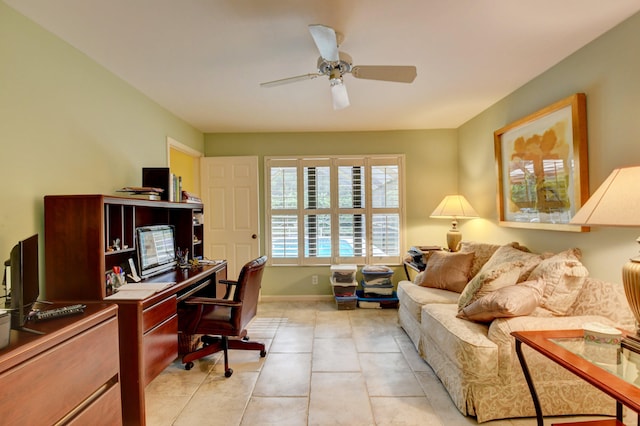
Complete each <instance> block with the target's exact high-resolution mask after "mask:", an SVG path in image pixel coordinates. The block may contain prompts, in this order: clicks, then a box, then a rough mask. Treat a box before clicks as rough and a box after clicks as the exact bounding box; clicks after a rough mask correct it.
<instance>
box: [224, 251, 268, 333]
mask: <svg viewBox="0 0 640 426" xmlns="http://www.w3.org/2000/svg"><path fill="white" fill-rule="evenodd" d="M266 263H267V256H261V257H259V258H257V259H254V260H252V261H250V262H248V263H247V264H245V265H244V266H243V267H242V269H241V270H240V275H239V276H238V281H237V282H238V286H237V288H236V292H235V295H234V300H235V301H239V302H242V309H240V310H239V312H236V313H237V314H238V316H237V317H236V318H232V319H231V321H232V322H233V323H235V324H236V325H237V328H238V329H240V330H242V329H244V328H245V327H246V325H247V324H248V323H249V321H251V320H252V319H253V317H255V316H256V313H257V312H258V298H259V297H260V287H261V284H262V273H263V272H264V266H265V265H266Z"/></svg>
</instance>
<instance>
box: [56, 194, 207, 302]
mask: <svg viewBox="0 0 640 426" xmlns="http://www.w3.org/2000/svg"><path fill="white" fill-rule="evenodd" d="M203 214H204V209H203V206H202V204H195V203H170V202H166V201H151V200H140V199H136V198H126V197H111V196H106V195H48V196H45V197H44V221H45V226H44V235H45V240H44V242H45V267H46V270H45V277H46V297H47V298H48V299H50V300H103V299H104V298H105V297H106V296H107V295H108V294H107V289H106V286H105V272H106V271H109V270H111V269H112V268H113V267H114V266H121V265H127V264H128V260H129V258H133V259H135V257H136V251H135V249H136V242H135V230H136V228H137V227H141V226H149V225H173V226H174V227H175V236H176V246H177V247H179V248H181V249H188V250H189V253H190V256H191V257H202V256H203V255H204V253H203V248H204V244H203V239H204V232H203V225H202V220H201V218H202V215H203ZM114 242H118V243H117V246H118V249H114V245H115V244H114Z"/></svg>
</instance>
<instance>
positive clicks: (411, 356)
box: [395, 334, 431, 371]
mask: <svg viewBox="0 0 640 426" xmlns="http://www.w3.org/2000/svg"><path fill="white" fill-rule="evenodd" d="M395 339H396V343H397V344H398V347H399V348H400V351H401V352H402V355H404V357H405V359H406V360H407V363H409V366H410V367H411V369H412V370H413V371H428V370H431V367H429V364H427V362H426V361H425V360H423V359H422V358H420V355H419V354H418V351H417V350H416V347H415V346H414V345H413V342H412V341H411V339H410V338H409V336H407V335H406V334H403V335H400V336H396V337H395Z"/></svg>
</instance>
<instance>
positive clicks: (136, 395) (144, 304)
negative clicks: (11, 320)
mask: <svg viewBox="0 0 640 426" xmlns="http://www.w3.org/2000/svg"><path fill="white" fill-rule="evenodd" d="M44 208H45V213H44V214H45V217H44V220H45V229H44V234H45V266H46V271H45V277H46V298H47V299H49V300H73V301H96V300H97V301H103V300H104V299H105V297H107V296H108V295H109V293H108V290H107V287H106V285H105V272H106V271H109V270H111V269H112V268H113V267H114V266H120V265H123V264H125V265H126V264H127V263H128V259H129V258H135V255H136V248H135V244H136V242H135V229H136V228H137V227H141V226H149V225H173V226H174V227H175V238H176V246H177V247H179V248H181V249H183V250H184V249H189V253H190V256H202V255H203V254H204V253H203V247H204V245H203V240H204V235H203V224H202V220H200V218H201V216H202V214H203V213H204V211H203V205H202V204H197V203H174V202H167V201H152V200H143V199H135V198H127V197H112V196H106V195H68V196H67V195H51V196H46V197H45V198H44ZM116 240H119V244H117V246H118V248H117V249H114V245H116V244H114V241H116ZM226 276H227V275H226V263H225V262H223V263H220V264H217V265H206V266H201V267H198V268H194V269H176V270H173V271H170V272H168V273H165V274H161V275H157V276H154V277H151V278H150V279H149V281H160V282H168V281H172V282H175V283H176V284H175V285H173V286H171V287H169V288H167V289H165V290H163V291H161V292H158V293H156V294H154V295H152V296H150V297H148V298H146V299H144V300H114V302H115V303H117V304H118V306H119V312H118V316H119V327H118V329H119V338H120V370H121V390H122V408H123V420H124V424H135V425H144V424H145V404H144V388H145V386H146V385H147V384H148V383H149V382H150V381H151V380H153V379H154V378H155V377H156V376H157V375H158V374H160V372H161V371H162V370H164V369H165V368H166V367H167V366H169V365H170V364H171V362H173V361H174V360H175V359H176V358H177V356H178V337H177V333H178V318H177V303H178V301H179V300H181V299H182V298H184V297H186V296H187V295H190V294H194V293H198V295H205V296H215V293H216V283H217V282H218V280H220V279H225V278H226Z"/></svg>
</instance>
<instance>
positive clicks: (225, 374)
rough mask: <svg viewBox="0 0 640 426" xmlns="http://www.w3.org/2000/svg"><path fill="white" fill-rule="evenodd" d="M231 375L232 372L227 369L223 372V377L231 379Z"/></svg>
mask: <svg viewBox="0 0 640 426" xmlns="http://www.w3.org/2000/svg"><path fill="white" fill-rule="evenodd" d="M232 374H233V370H232V369H231V368H229V369H228V370H227V371H225V372H224V377H231V375H232Z"/></svg>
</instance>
